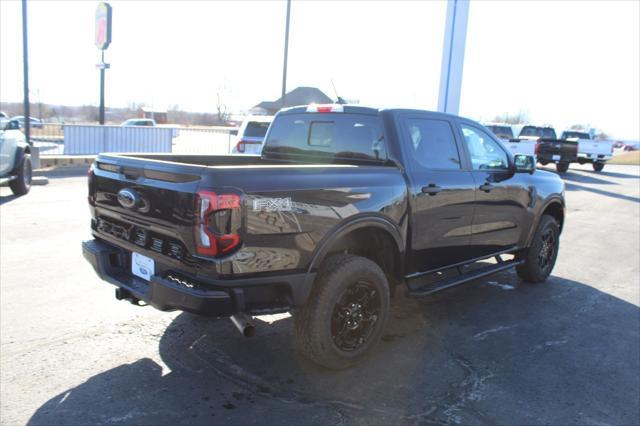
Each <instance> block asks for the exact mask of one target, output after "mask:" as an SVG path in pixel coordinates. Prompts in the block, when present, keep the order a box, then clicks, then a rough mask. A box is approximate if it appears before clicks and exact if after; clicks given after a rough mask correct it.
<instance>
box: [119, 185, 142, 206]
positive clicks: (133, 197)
mask: <svg viewBox="0 0 640 426" xmlns="http://www.w3.org/2000/svg"><path fill="white" fill-rule="evenodd" d="M138 200H139V198H138V194H136V192H135V191H134V190H133V189H128V188H124V189H121V190H120V191H118V203H120V205H121V206H122V207H124V208H125V209H132V208H134V207H135V206H136V204H138Z"/></svg>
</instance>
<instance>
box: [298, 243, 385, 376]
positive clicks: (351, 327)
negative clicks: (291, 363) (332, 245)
mask: <svg viewBox="0 0 640 426" xmlns="http://www.w3.org/2000/svg"><path fill="white" fill-rule="evenodd" d="M388 315H389V284H388V282H387V278H386V277H385V275H384V272H383V271H382V269H380V267H379V266H378V265H377V264H376V263H375V262H373V261H371V260H369V259H366V258H363V257H359V256H353V255H338V256H333V257H331V258H329V259H327V260H326V261H325V262H324V263H323V266H322V268H321V269H320V272H319V274H318V278H317V279H316V281H315V283H314V286H313V290H312V292H311V295H310V296H309V299H308V301H307V303H306V304H305V305H304V306H302V307H300V308H298V309H297V310H296V312H295V313H294V315H293V341H294V346H295V347H296V349H298V350H299V351H300V352H301V353H302V354H304V355H305V356H306V357H307V358H309V359H310V360H311V361H313V362H315V363H316V364H319V365H321V366H323V367H326V368H331V369H342V368H347V367H350V366H352V365H354V364H355V363H356V362H358V361H359V360H360V359H362V358H363V357H364V356H365V355H366V354H367V353H369V352H370V351H371V349H372V348H373V347H374V346H375V345H376V344H377V343H378V341H379V340H380V337H381V335H382V331H383V328H384V325H385V323H386V321H387V317H388Z"/></svg>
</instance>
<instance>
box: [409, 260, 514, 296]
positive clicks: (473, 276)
mask: <svg viewBox="0 0 640 426" xmlns="http://www.w3.org/2000/svg"><path fill="white" fill-rule="evenodd" d="M521 263H524V260H509V261H498V263H496V264H493V265H488V266H484V267H482V268H478V269H475V270H473V271H469V272H465V273H463V274H460V275H457V276H454V277H450V278H445V279H443V280H441V281H437V282H434V283H429V284H425V285H422V286H418V287H416V286H412V285H411V284H410V283H409V282H407V288H408V290H409V291H408V292H407V297H411V298H419V297H425V296H428V295H430V294H433V293H436V292H438V291H442V290H446V289H448V288H451V287H455V286H458V285H460V284H464V283H467V282H469V281H473V280H477V279H478V278H482V277H486V276H487V275H491V274H495V273H496V272H500V271H505V270H507V269H510V268H513V267H515V266H518V265H520V264H521Z"/></svg>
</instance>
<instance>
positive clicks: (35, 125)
mask: <svg viewBox="0 0 640 426" xmlns="http://www.w3.org/2000/svg"><path fill="white" fill-rule="evenodd" d="M11 121H17V122H18V123H20V128H21V129H24V123H25V119H24V115H16V116H15V117H11ZM29 122H30V125H31V127H32V128H34V129H42V128H43V127H44V125H43V123H42V120H39V119H37V118H35V117H29Z"/></svg>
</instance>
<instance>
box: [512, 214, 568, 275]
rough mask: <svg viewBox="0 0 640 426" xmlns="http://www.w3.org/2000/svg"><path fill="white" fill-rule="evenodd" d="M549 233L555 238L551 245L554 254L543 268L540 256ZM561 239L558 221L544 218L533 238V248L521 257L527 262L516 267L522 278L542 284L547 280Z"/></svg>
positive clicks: (552, 218)
mask: <svg viewBox="0 0 640 426" xmlns="http://www.w3.org/2000/svg"><path fill="white" fill-rule="evenodd" d="M547 233H551V234H552V236H553V243H551V246H552V250H553V252H552V254H551V256H550V258H549V259H548V264H547V265H546V266H544V267H543V266H541V262H540V257H539V256H541V255H542V254H543V252H542V250H543V248H544V246H545V238H546V236H547ZM559 237H560V226H559V225H558V222H557V221H556V219H555V218H554V217H552V216H549V215H544V216H542V218H541V219H540V224H539V225H538V229H537V230H536V233H535V235H534V236H533V241H532V242H531V246H530V247H529V248H528V249H527V250H526V251H525V252H524V253H522V255H520V256H519V258H520V259H523V260H524V261H525V262H524V263H522V264H520V265H518V266H517V267H516V272H517V273H518V275H519V276H520V278H522V279H523V280H524V281H526V282H529V283H542V282H544V281H545V280H546V279H547V277H548V276H549V274H551V271H552V270H553V266H554V265H555V263H556V259H557V257H558V248H559V243H560V239H559ZM547 244H549V243H547ZM545 253H546V252H545Z"/></svg>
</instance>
